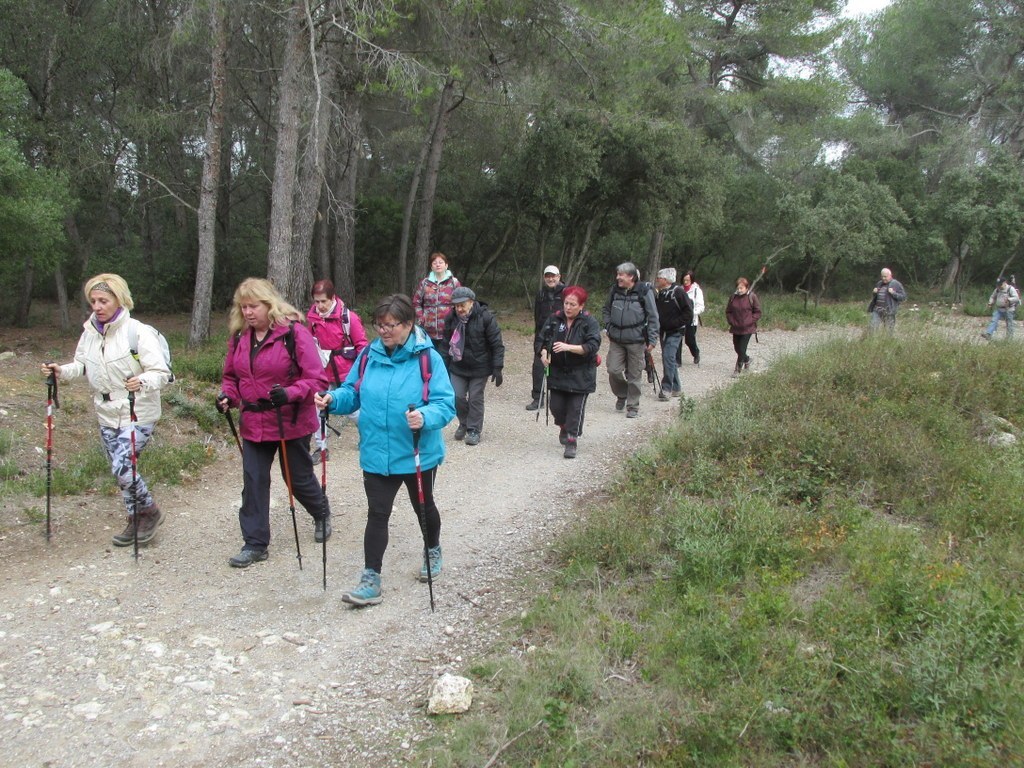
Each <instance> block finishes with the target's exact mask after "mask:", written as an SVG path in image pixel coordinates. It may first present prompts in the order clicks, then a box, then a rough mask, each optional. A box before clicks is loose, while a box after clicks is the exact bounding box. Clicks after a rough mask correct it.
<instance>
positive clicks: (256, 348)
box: [216, 278, 331, 568]
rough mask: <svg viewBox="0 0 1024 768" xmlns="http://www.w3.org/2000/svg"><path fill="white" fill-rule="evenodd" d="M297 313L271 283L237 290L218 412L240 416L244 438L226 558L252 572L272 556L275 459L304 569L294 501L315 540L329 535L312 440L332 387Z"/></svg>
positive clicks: (256, 281)
mask: <svg viewBox="0 0 1024 768" xmlns="http://www.w3.org/2000/svg"><path fill="white" fill-rule="evenodd" d="M300 317H301V316H300V315H299V312H298V310H296V309H295V307H293V306H292V305H291V304H289V303H288V302H286V301H285V300H284V298H283V297H282V296H281V294H280V293H278V291H277V289H276V288H275V287H274V286H273V284H272V283H271V282H270V281H269V280H265V279H263V278H248V279H247V280H244V281H242V283H241V284H240V285H239V286H238V288H236V289H235V295H234V299H233V301H232V305H231V312H230V316H229V319H228V330H229V333H228V343H227V354H226V356H225V358H224V370H223V373H222V376H221V392H220V394H219V395H218V396H217V402H216V404H217V408H218V410H220V411H221V413H224V414H229V413H230V409H231V408H238V409H239V411H240V414H241V415H240V417H239V419H240V430H239V431H240V432H241V436H242V444H241V453H242V505H241V507H240V508H239V510H238V523H239V526H240V527H241V530H242V540H243V545H242V549H241V551H240V552H239V553H238V554H237V555H235V556H233V557H231V558H230V559H229V560H228V564H229V565H230V566H231V567H233V568H247V567H248V566H250V565H252V564H253V563H258V562H262V561H263V560H266V559H267V557H268V556H269V554H268V551H267V549H268V547H269V546H270V533H271V530H270V481H271V468H272V467H273V464H274V457H275V456H279V457H280V464H281V476H282V478H283V479H284V481H285V486H286V488H287V490H288V505H289V508H290V511H291V515H292V531H293V533H294V534H295V554H296V558H297V559H298V561H299V568H302V548H301V545H300V543H299V531H298V520H297V519H296V514H295V500H296V499H298V501H299V503H300V504H301V505H302V506H303V508H304V509H305V510H306V512H307V513H309V516H310V517H311V518H312V519H313V540H314V541H315V542H316V543H318V544H321V543H323V542H325V541H326V540H327V539H329V538H330V536H331V509H330V505H329V503H328V501H327V499H326V497H325V496H324V492H323V489H322V488H321V487H320V483H318V482H317V479H316V474H315V472H314V470H313V461H312V459H311V458H310V455H309V443H310V437H311V435H312V434H313V433H314V432H316V431H317V429H318V428H319V426H320V420H319V416H318V415H317V410H316V406H315V405H314V402H313V398H314V396H315V395H316V393H317V392H320V391H322V390H323V389H324V388H325V387H326V386H327V375H326V373H325V371H324V367H323V365H322V364H321V362H320V356H319V355H318V354H317V350H316V344H315V343H314V341H313V337H312V335H311V334H310V332H309V330H307V329H306V327H305V326H304V325H302V324H301V323H299V322H297V320H298V319H299V318H300Z"/></svg>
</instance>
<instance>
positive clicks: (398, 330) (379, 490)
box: [316, 294, 455, 606]
mask: <svg viewBox="0 0 1024 768" xmlns="http://www.w3.org/2000/svg"><path fill="white" fill-rule="evenodd" d="M373 325H374V327H375V328H376V329H377V333H378V334H379V335H380V337H379V338H378V339H376V340H374V341H373V342H372V343H371V344H370V346H368V347H367V348H366V349H364V350H363V351H362V352H361V353H360V355H359V357H358V358H357V359H356V361H355V364H354V365H353V366H352V370H350V371H349V373H348V376H347V377H346V378H345V381H344V382H342V384H341V386H340V387H338V388H337V389H333V390H331V391H329V392H325V393H324V394H323V395H318V396H317V397H316V405H317V407H318V408H326V409H327V411H328V412H329V413H341V414H346V413H352V412H353V411H356V410H358V411H359V465H360V467H361V468H362V470H363V488H364V490H365V491H366V501H367V507H368V512H367V519H366V529H365V531H364V533H363V558H364V563H363V566H364V567H363V572H362V574H361V575H360V578H359V584H358V585H357V586H356V588H355V589H353V590H351V591H350V592H346V593H345V594H344V595H342V597H341V599H342V600H343V601H344V602H346V603H351V604H352V605H360V606H361V605H376V604H378V603H379V602H380V601H381V600H383V597H382V596H381V570H382V566H383V561H384V551H385V550H386V549H387V546H388V520H389V518H390V517H391V508H392V505H393V503H394V501H395V496H396V495H397V493H398V489H399V488H400V487H401V486H402V485H405V488H406V491H407V492H408V494H409V501H410V502H412V505H413V509H417V508H418V506H419V491H418V488H417V484H416V460H415V455H414V451H413V432H414V431H419V432H420V442H419V452H420V466H421V469H422V475H423V494H424V504H423V507H424V509H423V510H420V511H421V512H422V513H423V514H424V517H425V528H426V531H425V533H424V536H425V538H426V546H427V547H428V555H429V557H428V558H425V559H424V562H423V565H422V567H421V568H420V580H421V581H426V580H427V569H428V568H429V569H430V576H431V578H432V579H436V578H437V577H438V576H440V575H441V515H440V513H439V512H438V510H437V505H436V504H435V503H434V480H435V478H436V476H437V467H438V466H439V465H440V464H441V462H442V461H444V455H445V449H444V438H443V436H442V434H441V430H442V429H444V428H445V427H446V426H447V425H448V422H450V421H451V420H452V418H453V417H454V416H455V392H454V390H453V389H452V384H451V381H450V380H449V378H448V372H447V371H446V370H445V367H444V360H443V359H442V358H441V355H440V354H438V352H437V351H436V350H435V349H434V345H433V342H432V341H431V339H430V337H429V336H427V334H426V333H425V332H424V331H423V329H422V328H420V327H418V326H417V325H416V314H415V311H414V310H413V306H412V301H411V300H410V299H409V297H408V296H404V295H402V294H394V295H392V296H388V297H387V298H385V299H384V300H383V301H382V302H381V303H380V304H378V305H377V308H376V309H375V310H374V313H373ZM410 406H414V408H411V409H410Z"/></svg>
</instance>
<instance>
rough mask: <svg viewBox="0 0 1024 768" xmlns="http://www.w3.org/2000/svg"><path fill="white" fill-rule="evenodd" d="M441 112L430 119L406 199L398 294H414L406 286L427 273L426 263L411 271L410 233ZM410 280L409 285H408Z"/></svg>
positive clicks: (416, 265) (399, 257)
mask: <svg viewBox="0 0 1024 768" xmlns="http://www.w3.org/2000/svg"><path fill="white" fill-rule="evenodd" d="M440 115H441V112H440V110H437V111H435V112H434V114H433V116H432V117H431V119H430V127H429V128H428V129H427V137H426V139H425V140H424V141H423V146H422V147H420V156H419V158H418V159H417V160H416V167H415V168H414V169H413V172H412V181H410V182H409V194H408V195H407V196H406V198H405V207H404V208H403V209H402V238H401V240H400V242H399V245H398V292H399V293H412V291H407V290H406V286H407V285H411V286H415V285H416V284H417V282H416V278H417V277H418V276H419V275H420V274H421V271H422V272H423V273H425V272H426V271H427V265H426V263H425V262H423V263H417V264H414V265H413V269H411V270H410V269H409V258H408V255H409V233H410V230H411V229H412V215H413V212H414V210H415V209H416V196H417V195H418V194H419V191H420V177H421V176H422V175H423V168H424V167H425V166H426V164H427V155H428V154H429V152H430V147H431V140H432V138H433V136H434V133H435V132H436V131H437V123H438V120H440ZM407 280H408V283H407Z"/></svg>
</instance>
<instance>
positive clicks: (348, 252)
mask: <svg viewBox="0 0 1024 768" xmlns="http://www.w3.org/2000/svg"><path fill="white" fill-rule="evenodd" d="M342 102H343V104H344V119H343V123H342V126H341V129H342V132H343V134H344V138H343V140H342V150H341V153H342V154H341V156H340V157H339V158H338V168H339V170H340V174H339V178H338V185H337V188H336V189H335V190H334V194H335V196H336V198H337V201H336V204H335V211H336V221H337V233H336V236H337V241H336V245H335V250H334V286H335V288H336V289H337V291H338V293H340V294H341V300H342V301H344V302H345V303H346V304H350V303H352V302H354V301H355V298H356V291H355V284H356V181H357V180H358V178H359V152H360V147H361V146H362V138H363V135H362V130H363V129H362V125H363V115H362V106H361V104H360V102H359V97H358V96H356V95H354V94H350V95H348V96H346V97H345V98H343V99H342ZM401 275H402V273H401V272H399V282H401V279H402V278H401ZM399 291H400V292H403V291H402V290H401V288H400V289H399Z"/></svg>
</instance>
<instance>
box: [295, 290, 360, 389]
mask: <svg viewBox="0 0 1024 768" xmlns="http://www.w3.org/2000/svg"><path fill="white" fill-rule="evenodd" d="M310 294H311V295H312V296H313V306H311V307H310V308H309V311H308V312H307V313H306V320H307V321H308V322H309V330H310V332H311V333H312V334H313V338H314V339H316V343H317V346H319V347H320V356H321V358H325V357H326V358H327V362H326V363H325V364H324V367H325V368H326V369H327V378H328V380H329V381H330V386H331V389H336V388H338V387H340V386H341V382H343V381H344V380H345V377H346V376H348V372H349V370H350V369H351V368H352V363H353V361H355V359H356V358H357V357H358V356H359V353H360V352H361V351H362V350H363V347H365V346H366V345H367V344H369V343H370V342H369V341H367V339H366V331H365V330H363V321H362V320H360V319H359V315H357V314H356V313H355V312H353V311H352V310H351V309H349V308H348V307H346V306H345V302H343V301H342V300H341V297H340V296H337V295H336V294H335V293H334V283H332V282H331V281H330V280H317V281H316V282H315V283H313V290H312V291H310Z"/></svg>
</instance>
